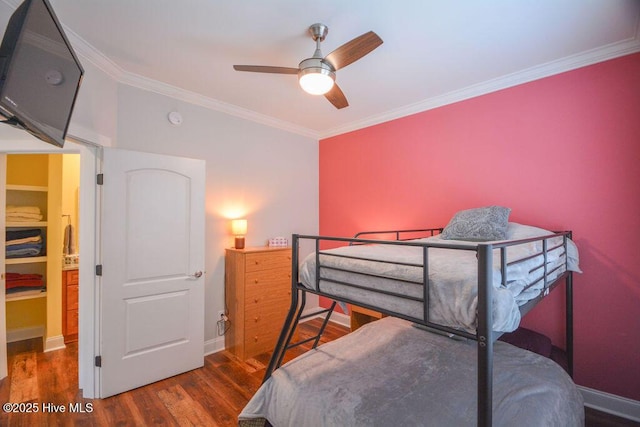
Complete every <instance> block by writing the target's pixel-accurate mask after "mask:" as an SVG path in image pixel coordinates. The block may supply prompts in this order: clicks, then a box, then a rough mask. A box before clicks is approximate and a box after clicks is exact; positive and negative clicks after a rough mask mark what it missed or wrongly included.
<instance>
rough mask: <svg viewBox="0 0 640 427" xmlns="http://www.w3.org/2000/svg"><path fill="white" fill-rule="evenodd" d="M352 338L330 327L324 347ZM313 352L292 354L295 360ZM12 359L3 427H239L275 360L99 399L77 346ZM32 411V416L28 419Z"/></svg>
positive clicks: (213, 363)
mask: <svg viewBox="0 0 640 427" xmlns="http://www.w3.org/2000/svg"><path fill="white" fill-rule="evenodd" d="M318 327H319V321H318V320H312V321H310V322H307V323H306V324H304V325H301V327H300V328H301V329H300V335H301V337H304V336H311V335H312V333H313V331H314V330H316V329H317V328H318ZM347 332H348V329H347V328H344V327H341V326H337V325H335V324H330V326H329V327H328V329H327V331H326V333H325V336H324V337H323V341H330V340H332V339H336V338H338V337H340V336H342V335H344V334H345V333H347ZM306 349H308V347H307V348H303V349H300V350H298V351H296V352H293V351H292V352H291V354H290V355H288V356H287V360H288V359H290V358H292V357H295V356H296V355H297V354H300V353H302V352H303V351H305V350H306ZM8 352H9V376H8V377H7V378H5V379H3V380H2V381H0V402H1V403H3V404H5V403H6V402H9V403H12V404H14V405H13V406H14V408H13V409H15V410H17V411H22V412H6V411H4V410H3V411H1V412H0V426H29V427H32V426H149V425H158V426H236V425H237V415H238V413H239V412H240V411H241V409H242V408H243V407H244V406H245V404H246V403H247V401H248V400H249V399H250V398H251V396H252V395H253V394H254V393H255V391H256V390H257V388H258V386H259V385H260V382H261V380H262V376H263V374H264V368H265V365H266V364H267V363H268V361H269V355H268V354H263V355H260V356H258V357H256V358H255V359H250V360H248V361H246V362H242V361H239V360H237V359H235V358H234V357H233V356H232V355H230V354H229V353H227V352H226V351H222V352H219V353H216V354H212V355H209V356H207V357H206V358H205V366H204V367H203V368H200V369H196V370H194V371H191V372H187V373H185V374H182V375H177V376H175V377H172V378H169V379H166V380H163V381H159V382H157V383H154V384H151V385H148V386H145V387H141V388H138V389H135V390H132V391H129V392H126V393H122V394H119V395H117V396H113V397H110V398H107V399H95V400H91V399H83V398H82V397H81V395H80V392H79V391H78V374H77V372H78V365H77V359H78V356H77V355H78V349H77V346H76V345H74V344H71V345H69V346H68V347H67V349H65V350H58V351H52V352H48V353H43V352H42V340H41V339H36V340H29V341H21V342H19V343H12V344H9V346H8ZM63 408H64V412H62V410H63ZM3 409H4V407H3ZM29 409H31V410H32V413H25V412H24V411H27V410H29ZM35 409H37V410H38V412H37V413H33V411H35ZM633 425H638V424H637V423H632V422H630V421H627V420H624V419H620V418H616V417H612V416H610V415H607V414H603V413H601V412H597V411H592V410H589V409H588V410H587V423H586V426H587V427H595V426H603V427H620V426H633Z"/></svg>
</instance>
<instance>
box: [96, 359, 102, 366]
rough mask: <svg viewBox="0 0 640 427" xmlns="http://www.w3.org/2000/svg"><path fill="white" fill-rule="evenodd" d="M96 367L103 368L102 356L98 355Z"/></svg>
mask: <svg viewBox="0 0 640 427" xmlns="http://www.w3.org/2000/svg"><path fill="white" fill-rule="evenodd" d="M96 367H98V368H102V356H96Z"/></svg>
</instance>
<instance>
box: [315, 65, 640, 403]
mask: <svg viewBox="0 0 640 427" xmlns="http://www.w3.org/2000/svg"><path fill="white" fill-rule="evenodd" d="M492 204H499V205H503V206H508V207H510V208H512V213H511V218H510V219H511V220H512V221H515V222H521V223H527V224H532V225H537V226H541V227H545V228H548V229H554V230H555V229H571V230H573V232H574V237H575V241H576V243H577V245H578V247H579V249H580V255H581V267H582V269H583V271H584V274H578V275H576V276H575V281H574V283H575V284H574V288H575V299H574V301H575V304H574V307H575V353H576V354H575V362H576V366H575V379H576V382H577V383H578V384H580V385H583V386H586V387H590V388H593V389H597V390H601V391H605V392H608V393H612V394H616V395H619V396H624V397H627V398H631V399H635V400H640V369H639V368H638V362H639V361H640V257H639V254H640V250H639V247H640V246H639V244H640V54H633V55H629V56H625V57H622V58H618V59H614V60H610V61H607V62H604V63H600V64H595V65H592V66H588V67H584V68H581V69H578V70H574V71H570V72H566V73H563V74H559V75H556V76H552V77H548V78H544V79H541V80H537V81H535V82H531V83H527V84H523V85H519V86H516V87H513V88H509V89H505V90H501V91H498V92H494V93H491V94H488V95H484V96H480V97H476V98H473V99H470V100H466V101H462V102H458V103H455V104H451V105H448V106H444V107H440V108H437V109H433V110H429V111H425V112H423V113H419V114H415V115H412V116H409V117H404V118H401V119H397V120H393V121H390V122H386V123H383V124H380V125H376V126H371V127H369V128H366V129H362V130H358V131H354V132H350V133H347V134H343V135H339V136H336V137H332V138H328V139H324V140H322V141H320V232H321V234H323V235H338V236H351V235H353V234H354V233H355V232H357V231H362V230H367V229H368V230H371V229H389V228H412V227H422V226H445V225H446V224H447V222H448V220H449V219H450V218H451V216H452V215H453V214H454V213H455V212H456V211H458V210H460V209H467V208H472V207H479V206H485V205H492ZM562 294H563V293H562V292H556V293H555V294H554V295H552V297H551V298H549V299H547V300H545V301H544V302H543V303H542V304H540V305H539V306H538V307H537V308H536V309H535V310H534V311H533V312H532V313H531V314H530V315H529V316H527V317H526V318H525V320H524V323H523V324H524V325H525V326H527V327H530V328H533V329H536V330H540V331H541V332H544V333H547V334H548V335H550V336H551V337H552V338H553V340H554V341H555V342H557V343H560V344H561V343H562V340H563V339H564V327H563V320H562V319H563V317H562V307H563V295H562Z"/></svg>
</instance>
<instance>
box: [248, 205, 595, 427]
mask: <svg viewBox="0 0 640 427" xmlns="http://www.w3.org/2000/svg"><path fill="white" fill-rule="evenodd" d="M454 218H455V217H454ZM450 225H451V223H450ZM505 226H506V224H505ZM447 227H449V226H447ZM508 227H509V230H508V232H505V238H506V239H501V240H487V239H485V241H482V242H478V241H473V242H472V241H468V240H462V239H456V240H447V239H445V238H443V235H445V232H446V231H447V229H446V228H445V230H444V232H443V229H427V230H420V231H419V232H426V233H427V235H429V237H427V238H422V239H416V238H415V235H416V233H417V232H418V231H417V230H410V232H408V233H407V234H406V235H407V236H410V238H407V239H406V240H405V238H403V237H401V236H403V234H401V233H403V232H402V231H393V232H392V233H393V235H394V236H395V240H389V241H386V240H381V239H379V238H376V239H363V238H362V235H360V236H358V238H354V239H346V238H335V237H322V236H302V235H294V236H293V254H294V256H293V262H292V268H293V271H292V278H293V280H292V290H293V292H292V301H291V307H290V311H289V314H288V316H287V319H286V322H285V325H284V327H283V329H282V332H281V335H280V339H279V341H278V344H277V346H276V348H275V350H274V353H273V355H272V357H271V361H270V364H269V367H268V368H267V372H266V374H265V378H264V382H263V384H262V386H261V387H260V389H259V390H258V392H257V393H256V394H255V396H254V397H253V398H252V399H251V400H250V401H249V403H248V404H247V406H246V407H245V408H244V410H243V411H242V412H241V413H240V415H239V424H240V425H241V426H258V425H260V426H262V425H273V426H336V425H340V426H359V425H363V426H364V425H380V426H387V425H425V426H431V425H433V426H440V425H456V426H458V425H460V426H462V425H480V426H491V425H515V424H522V425H550V426H552V425H558V426H574V425H576V426H579V425H583V423H584V407H583V401H582V398H581V395H580V393H579V391H578V390H577V388H576V386H575V385H574V384H573V381H572V380H571V377H570V376H569V375H568V374H567V373H566V372H565V370H564V369H562V368H561V367H560V366H559V365H557V364H556V363H555V362H553V361H551V360H550V359H547V358H545V357H542V356H539V355H537V354H534V353H532V352H529V351H527V350H522V349H520V348H516V347H514V346H512V345H510V344H507V343H505V342H499V341H497V339H498V338H499V336H500V335H501V334H502V333H504V332H511V331H513V330H514V329H515V328H517V327H518V324H519V321H520V317H521V316H522V315H523V314H526V312H528V311H529V310H530V309H531V308H532V307H533V306H534V305H535V304H536V303H537V302H538V301H540V300H541V299H542V298H544V297H545V296H546V295H548V294H549V292H550V291H552V290H553V289H555V288H556V287H557V285H558V284H559V283H564V284H565V291H566V304H567V306H566V326H567V330H566V340H567V342H566V351H567V359H568V360H567V362H568V371H569V373H571V372H572V352H573V332H572V322H573V320H572V299H573V295H572V292H573V291H572V287H573V286H572V283H573V281H572V277H573V276H572V273H573V271H579V268H578V262H577V260H578V258H577V249H576V248H575V245H574V244H573V242H572V241H571V239H570V238H571V233H570V232H556V233H552V232H550V231H547V230H542V229H538V228H535V227H530V226H522V225H519V224H512V223H509V224H508ZM441 232H443V233H442V234H441ZM381 233H388V232H375V234H381ZM445 237H446V235H445ZM303 242H306V243H303ZM308 242H312V243H313V245H315V251H314V253H313V254H311V255H309V256H308V257H307V258H306V259H305V260H304V261H303V262H302V263H301V265H299V259H298V251H299V248H300V245H301V244H308ZM327 246H330V247H333V248H331V249H325V248H326V247H327ZM335 246H338V247H335ZM321 247H322V249H321ZM307 293H312V294H317V295H320V296H325V297H328V298H330V299H333V300H334V303H333V304H332V306H331V307H330V308H329V309H326V310H323V312H326V313H327V315H326V317H325V323H324V324H325V325H326V322H327V321H328V319H329V317H330V315H331V313H332V312H333V309H334V307H335V305H336V301H339V302H341V303H350V304H357V305H359V306H362V307H366V308H370V309H373V310H376V311H379V312H382V313H385V314H387V315H389V316H390V317H387V318H384V319H381V320H379V321H376V322H373V323H371V324H368V325H365V326H364V327H362V328H360V329H359V330H358V331H356V332H353V333H351V334H348V335H346V336H344V337H342V338H340V339H338V340H336V341H332V342H330V343H327V344H324V345H322V346H319V347H317V345H318V342H319V339H320V336H321V334H322V330H321V331H320V333H319V334H318V336H316V337H313V338H311V339H307V340H305V341H303V342H308V341H310V340H313V347H314V350H312V351H309V352H307V353H305V354H303V355H302V356H299V357H298V358H296V359H294V360H292V361H290V362H289V363H287V364H285V365H283V366H282V367H280V365H281V364H282V361H283V357H284V353H285V352H286V350H287V349H289V348H291V347H294V346H297V345H300V344H302V343H303V342H298V343H291V342H290V341H291V338H292V336H293V335H294V334H293V332H294V330H295V327H296V326H297V324H298V322H300V321H301V320H303V319H304V318H305V317H310V316H314V315H317V314H318V313H312V314H307V315H303V314H302V313H303V310H304V306H305V303H306V295H307Z"/></svg>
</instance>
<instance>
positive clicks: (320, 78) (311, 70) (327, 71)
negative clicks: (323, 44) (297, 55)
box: [298, 58, 336, 95]
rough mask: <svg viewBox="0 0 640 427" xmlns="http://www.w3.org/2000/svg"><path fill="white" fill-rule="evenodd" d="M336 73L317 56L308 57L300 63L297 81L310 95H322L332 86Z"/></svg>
mask: <svg viewBox="0 0 640 427" xmlns="http://www.w3.org/2000/svg"><path fill="white" fill-rule="evenodd" d="M335 80H336V73H335V72H334V71H333V70H332V69H331V67H329V66H328V65H327V64H324V63H323V62H322V61H321V59H319V58H309V59H306V60H304V61H302V62H301V63H300V71H299V72H298V82H299V83H300V87H301V88H302V89H303V90H304V91H305V92H307V93H309V94H311V95H324V94H325V93H327V92H329V91H330V90H331V88H332V87H333V83H334V82H335Z"/></svg>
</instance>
